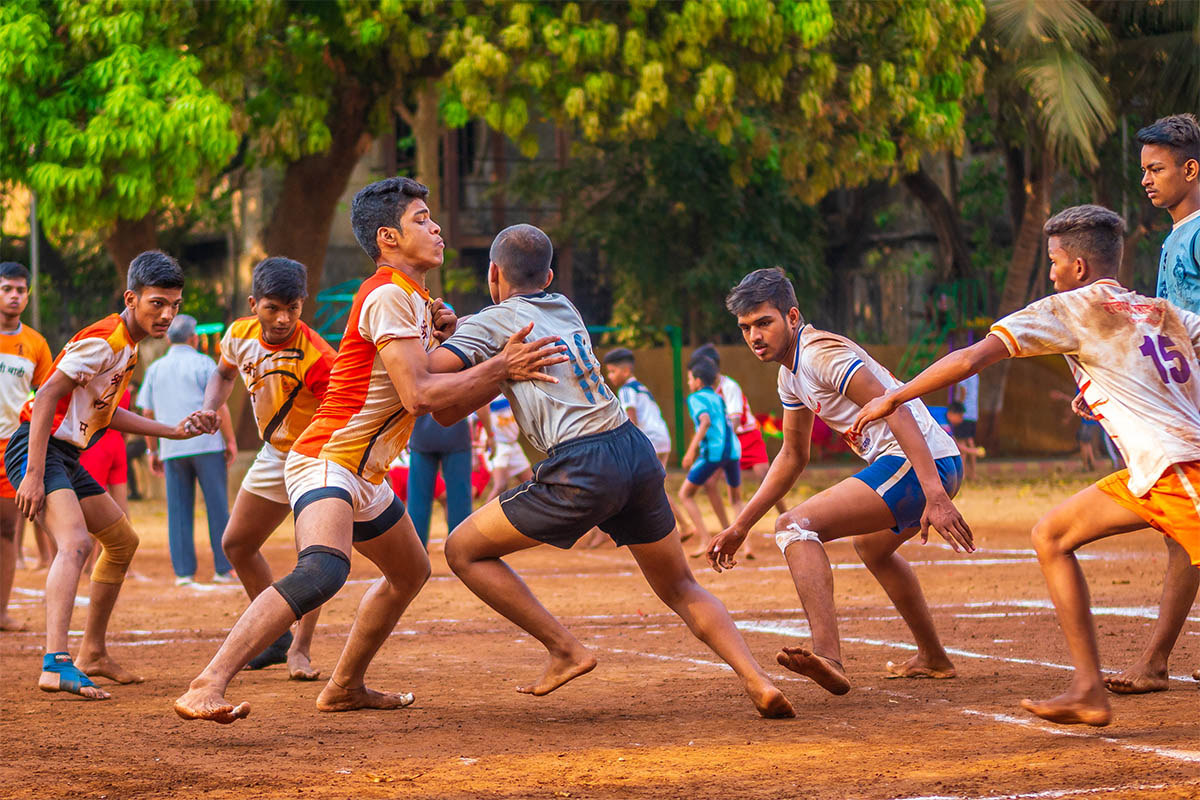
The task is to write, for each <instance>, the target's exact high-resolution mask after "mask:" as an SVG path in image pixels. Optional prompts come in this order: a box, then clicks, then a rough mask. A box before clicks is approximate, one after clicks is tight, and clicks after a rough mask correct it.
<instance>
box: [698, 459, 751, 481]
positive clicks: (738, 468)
mask: <svg viewBox="0 0 1200 800" xmlns="http://www.w3.org/2000/svg"><path fill="white" fill-rule="evenodd" d="M719 469H720V470H724V471H725V482H726V483H728V484H729V485H730V486H732V487H734V488H737V487H738V486H741V485H742V461H741V459H740V458H731V459H729V460H728V461H705V460H704V459H703V458H698V459H696V462H695V463H694V464H692V468H691V469H689V470H688V474H687V479H688V480H689V481H691V482H692V483H694V484H696V485H697V486H703V485H704V484H706V483H708V479H709V478H711V477H712V476H713V473H714V472H716V471H717V470H719Z"/></svg>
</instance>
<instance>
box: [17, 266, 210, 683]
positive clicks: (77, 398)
mask: <svg viewBox="0 0 1200 800" xmlns="http://www.w3.org/2000/svg"><path fill="white" fill-rule="evenodd" d="M127 286H128V288H127V290H126V291H125V310H124V311H122V312H121V313H120V314H111V315H109V316H107V317H105V318H104V319H102V320H100V321H99V322H96V323H94V324H92V325H89V326H88V327H86V328H84V329H83V330H82V331H80V332H79V333H77V334H75V335H74V336H73V337H71V340H70V341H69V342H67V344H66V346H65V347H63V349H62V352H61V353H59V354H58V358H56V359H55V360H54V368H53V371H52V372H51V373H50V377H49V378H47V379H46V382H45V383H44V384H42V387H41V389H39V390H38V393H37V396H36V397H35V398H34V399H33V400H30V401H29V402H28V403H26V405H25V407H24V408H23V409H22V410H21V425H20V427H18V428H17V431H16V433H14V434H13V435H12V438H11V439H9V442H8V448H7V449H6V450H5V452H4V466H5V468H6V470H7V471H8V477H9V480H10V481H12V483H13V485H14V486H16V487H17V498H16V501H17V507H18V508H19V509H20V510H21V513H22V514H24V515H25V517H26V518H28V519H31V520H36V521H39V522H41V523H42V525H43V526H44V527H45V528H46V530H47V531H48V532H49V533H50V535H51V536H52V537H54V542H55V544H56V545H58V552H57V553H56V554H55V556H54V562H53V563H52V564H51V565H50V571H49V572H48V573H47V574H46V655H45V657H44V658H43V659H42V674H41V677H40V678H39V679H38V687H39V688H40V689H41V690H42V691H45V692H70V693H72V694H77V695H80V696H81V697H85V698H87V699H89V700H107V699H108V698H109V697H110V695H109V693H108V692H106V691H104V690H103V689H101V688H100V687H98V686H96V685H95V684H94V683H93V682H92V681H91V680H90V677H89V676H93V677H94V676H102V677H105V678H108V679H110V680H113V681H116V682H117V683H137V682H140V681H141V680H142V679H141V678H139V677H137V676H136V675H134V674H133V673H132V672H130V671H129V670H127V669H125V668H123V667H121V666H119V665H118V664H117V663H116V662H115V661H114V660H113V659H112V657H111V656H109V654H108V647H107V642H106V637H107V632H108V620H109V617H111V616H112V611H113V606H114V605H115V604H116V602H117V595H118V594H119V593H120V591H121V584H122V582H124V580H125V573H126V571H127V570H128V569H129V562H130V561H132V560H133V554H134V552H135V551H136V550H137V546H138V538H137V535H136V534H135V533H134V532H133V528H132V527H131V526H130V524H129V520H128V519H126V518H125V515H124V514H123V513H122V512H121V509H120V508H119V507H118V506H117V504H116V503H115V502H114V501H113V499H112V498H111V497H109V495H108V493H107V492H105V491H104V489H103V487H101V486H100V484H98V483H96V481H95V479H94V478H92V476H91V475H89V474H88V473H87V470H85V469H84V468H83V467H81V466H80V465H79V454H80V453H81V452H82V451H83V449H84V448H86V447H87V446H88V445H89V444H90V443H92V442H94V441H95V440H97V439H98V438H100V437H101V436H103V435H104V431H105V430H106V429H107V428H108V427H109V426H110V425H111V426H112V427H113V428H114V429H115V430H118V431H122V432H124V433H132V434H137V435H143V436H161V437H164V438H168V439H187V438H190V437H192V436H195V435H196V434H198V433H200V431H201V427H202V425H203V426H204V427H207V426H208V425H209V424H211V423H210V421H209V420H207V419H205V420H203V421H202V420H201V418H200V417H201V414H200V412H199V411H197V412H196V413H195V414H192V415H190V416H188V417H185V418H184V419H183V420H181V421H180V422H179V424H178V425H176V426H175V427H173V428H172V427H169V426H167V425H164V424H162V423H161V422H155V421H154V420H150V419H146V418H145V417H142V416H139V415H137V414H134V413H133V412H132V411H128V410H126V409H123V408H118V407H117V402H118V401H119V400H120V399H121V395H123V394H124V393H125V389H126V387H127V386H128V385H129V379H130V378H131V377H132V376H133V368H134V366H135V365H136V364H137V343H138V342H139V341H141V340H142V339H144V338H145V337H147V336H151V337H153V338H155V339H161V338H162V337H163V336H165V335H166V333H167V327H168V326H170V324H171V320H173V319H174V318H175V314H176V313H178V311H179V304H180V302H181V296H182V293H183V270H181V269H180V268H179V264H177V263H176V262H175V259H173V258H171V257H170V256H168V255H166V254H164V253H160V252H158V251H151V252H146V253H142V254H141V255H139V256H138V257H137V258H135V259H133V261H132V262H131V263H130V265H129V278H128V284H127ZM211 422H212V423H215V420H213V421H211ZM93 537H94V538H95V539H96V540H97V541H99V542H100V544H101V546H102V547H103V548H104V549H103V550H102V551H101V553H100V557H99V558H98V559H96V566H95V568H94V569H93V570H92V589H91V602H90V603H89V605H88V615H87V624H86V626H85V627H84V630H83V640H82V641H81V642H80V645H79V663H78V664H76V663H74V662H72V660H71V656H70V655H69V654H68V653H67V631H68V629H69V628H70V624H71V611H72V609H73V608H74V606H75V588H76V586H78V584H79V576H80V574H81V573H82V571H83V564H84V562H85V561H86V560H87V557H88V555H89V554H90V553H91V552H92V538H93Z"/></svg>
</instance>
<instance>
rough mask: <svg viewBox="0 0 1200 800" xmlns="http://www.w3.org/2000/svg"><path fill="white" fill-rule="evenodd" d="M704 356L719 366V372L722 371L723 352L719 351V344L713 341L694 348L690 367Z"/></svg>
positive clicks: (689, 363)
mask: <svg viewBox="0 0 1200 800" xmlns="http://www.w3.org/2000/svg"><path fill="white" fill-rule="evenodd" d="M702 358H707V359H708V360H709V361H711V362H713V364H714V365H715V366H716V368H717V372H720V371H721V354H720V353H719V352H717V346H716V345H715V344H713V343H712V342H707V343H705V344H702V345H700V346H699V347H697V348H696V349H695V350H693V351H692V355H691V358H689V359H688V368H689V369H690V368H691V366H692V364H695V363H696V362H697V361H699V360H700V359H702Z"/></svg>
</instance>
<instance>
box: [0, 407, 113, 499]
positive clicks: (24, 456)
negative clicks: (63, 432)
mask: <svg viewBox="0 0 1200 800" xmlns="http://www.w3.org/2000/svg"><path fill="white" fill-rule="evenodd" d="M82 452H83V451H82V450H80V449H79V448H78V447H75V446H74V445H71V444H67V443H66V442H63V441H60V440H58V439H55V438H54V437H53V436H51V437H50V441H49V442H48V443H47V444H46V469H45V472H44V473H43V474H44V475H45V478H44V480H43V481H42V483H43V485H44V486H45V488H46V494H50V493H51V492H56V491H58V490H59V489H70V490H71V491H73V492H74V493H75V496H76V497H78V498H79V499H80V500H82V499H83V498H85V497H95V496H96V495H98V494H104V487H103V486H101V485H100V484H99V483H97V482H96V479H95V478H93V477H92V476H91V474H90V473H89V472H88V471H87V470H86V469H84V468H83V467H81V466H80V465H79V456H80V454H81V453H82ZM28 463H29V423H28V422H22V423H21V425H20V427H18V428H17V432H16V433H14V434H13V435H12V437H11V438H10V439H9V440H8V448H7V449H6V450H5V451H4V469H5V471H7V472H8V480H9V482H10V483H12V485H13V488H14V489H20V488H21V481H23V480H24V479H25V465H26V464H28Z"/></svg>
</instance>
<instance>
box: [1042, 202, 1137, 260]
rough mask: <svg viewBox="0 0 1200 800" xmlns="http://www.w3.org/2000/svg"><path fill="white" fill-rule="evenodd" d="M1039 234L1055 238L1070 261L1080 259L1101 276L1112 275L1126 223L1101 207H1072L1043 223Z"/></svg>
mask: <svg viewBox="0 0 1200 800" xmlns="http://www.w3.org/2000/svg"><path fill="white" fill-rule="evenodd" d="M1042 232H1043V233H1045V234H1046V235H1047V236H1057V237H1058V240H1059V243H1060V244H1061V245H1062V249H1063V250H1066V251H1067V254H1068V255H1070V256H1071V258H1083V259H1085V260H1086V261H1087V262H1088V264H1089V265H1090V266H1092V267H1093V268H1095V269H1096V270H1097V271H1098V272H1101V273H1103V274H1104V275H1115V274H1116V273H1117V268H1118V267H1120V266H1121V249H1122V248H1123V247H1124V246H1125V237H1124V234H1125V220H1123V219H1122V218H1121V215H1120V214H1118V213H1117V212H1115V211H1110V210H1108V209H1107V208H1105V207H1104V206H1095V205H1090V204H1089V205H1083V206H1071V207H1070V208H1065V209H1063V210H1062V211H1060V212H1058V213H1057V214H1055V215H1054V216H1053V217H1051V218H1050V219H1048V220H1047V221H1046V224H1045V225H1044V226H1043V227H1042Z"/></svg>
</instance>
